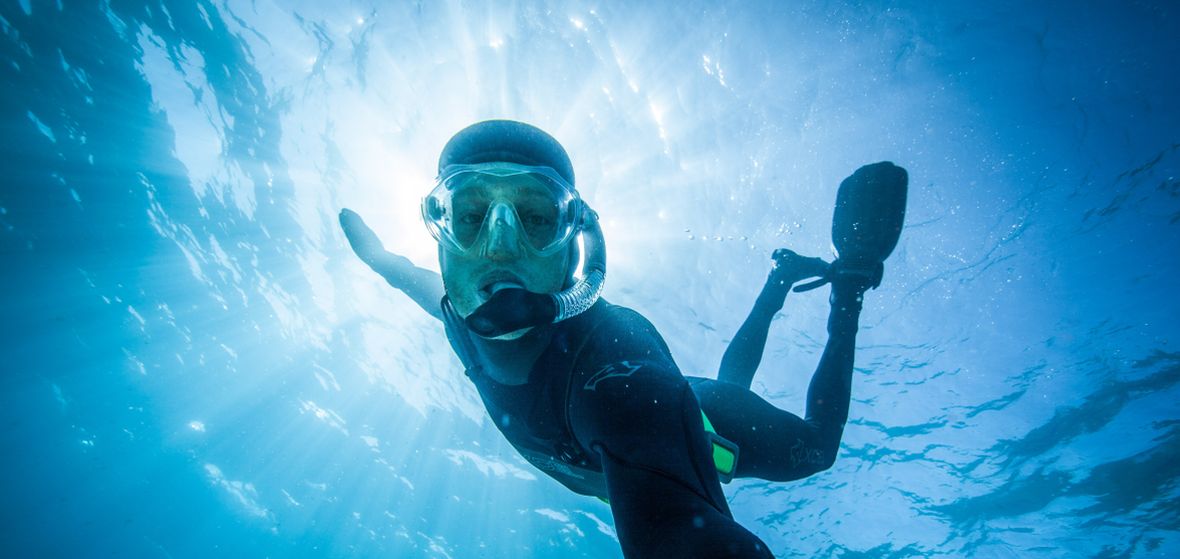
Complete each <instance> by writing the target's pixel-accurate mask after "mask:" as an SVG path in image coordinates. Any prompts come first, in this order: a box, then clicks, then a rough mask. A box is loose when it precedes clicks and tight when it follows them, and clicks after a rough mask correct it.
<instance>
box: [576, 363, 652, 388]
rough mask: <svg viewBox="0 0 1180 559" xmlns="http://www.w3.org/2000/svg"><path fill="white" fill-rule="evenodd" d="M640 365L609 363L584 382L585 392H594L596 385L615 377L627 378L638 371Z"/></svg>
mask: <svg viewBox="0 0 1180 559" xmlns="http://www.w3.org/2000/svg"><path fill="white" fill-rule="evenodd" d="M639 368H640V365H632V364H631V363H630V362H629V361H619V362H618V363H611V364H610V365H607V366H605V367H603V368H601V369H599V370H598V372H597V373H594V374H593V375H591V376H590V380H588V381H586V386H584V387H583V388H585V389H586V390H595V389H596V388H598V383H600V382H602V381H604V380H606V379H608V378H615V377H629V376H631V375H633V374H635V371H638V370H639Z"/></svg>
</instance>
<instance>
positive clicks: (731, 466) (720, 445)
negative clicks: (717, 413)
mask: <svg viewBox="0 0 1180 559" xmlns="http://www.w3.org/2000/svg"><path fill="white" fill-rule="evenodd" d="M701 421H702V422H704V424H705V434H707V435H708V436H709V440H710V441H711V442H712V443H713V466H714V467H716V468H717V475H718V477H720V478H721V482H722V483H729V482H731V481H733V473H734V471H735V470H736V469H737V459H738V446H737V445H736V444H734V443H733V441H730V440H729V439H726V438H725V437H722V436H721V435H718V434H717V430H716V429H714V428H713V423H712V422H711V421H709V416H707V415H705V410H701Z"/></svg>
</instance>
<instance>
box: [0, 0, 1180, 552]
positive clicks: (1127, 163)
mask: <svg viewBox="0 0 1180 559" xmlns="http://www.w3.org/2000/svg"><path fill="white" fill-rule="evenodd" d="M0 17H2V19H0V31H2V37H0V80H2V83H3V87H2V89H0V110H2V111H3V112H2V115H0V123H2V125H3V134H2V139H0V141H2V146H3V147H2V149H0V162H2V163H0V165H2V168H3V173H0V177H2V178H0V181H2V182H0V184H2V187H0V294H2V295H0V308H2V311H3V315H2V320H0V334H2V335H0V344H3V355H4V360H3V369H2V374H0V456H2V462H0V463H2V465H3V466H2V467H3V471H2V472H0V474H2V475H0V479H3V481H2V482H0V502H2V503H3V505H2V508H0V510H2V511H3V512H2V514H3V518H0V554H2V555H4V556H8V557H96V556H103V557H106V556H126V557H210V556H223V557H263V556H270V557H303V556H306V557H325V556H327V557H349V556H370V557H375V556H384V557H452V558H467V557H563V558H564V557H619V556H620V554H619V552H618V544H617V542H616V540H615V539H614V532H613V528H612V524H611V519H610V511H609V509H608V508H607V507H606V506H605V505H603V504H602V503H600V502H598V501H596V500H591V499H586V498H582V497H577V496H575V495H572V494H569V493H568V492H566V491H564V490H563V489H562V488H560V487H559V486H558V485H557V484H556V483H554V482H552V481H550V480H548V479H547V478H545V477H544V476H542V475H541V474H539V473H538V472H537V471H536V470H534V469H532V468H531V467H530V466H528V465H527V464H525V463H524V462H523V461H522V460H521V459H519V458H518V457H516V455H515V454H514V452H513V451H512V449H511V448H510V447H509V446H508V445H507V444H506V443H504V442H503V441H502V440H501V438H500V436H499V434H498V433H497V432H496V431H495V429H494V427H493V426H492V425H490V424H489V423H488V422H487V421H485V420H484V418H483V415H482V409H481V407H480V405H479V403H478V400H477V398H476V396H475V393H474V391H473V390H472V389H471V387H470V386H468V384H467V381H466V379H465V378H464V377H463V375H462V373H461V371H460V370H459V367H458V363H457V361H456V360H455V359H454V357H453V356H451V354H450V351H449V348H448V346H447V345H446V343H445V341H444V338H443V335H442V329H441V327H440V326H439V325H438V324H437V323H436V322H434V321H433V320H432V319H431V318H429V317H428V316H426V315H425V314H424V313H422V312H421V311H420V310H419V309H417V307H415V306H414V305H413V303H411V302H410V301H409V300H408V299H407V298H406V297H404V296H403V295H401V294H399V293H397V292H396V291H393V290H391V289H389V288H388V287H387V286H385V285H384V284H383V283H382V282H381V280H380V278H377V277H376V276H374V275H373V274H372V273H370V272H368V271H367V270H366V269H365V268H364V266H363V265H362V264H361V263H359V262H358V261H357V260H356V258H355V257H354V256H353V255H352V254H351V253H350V251H349V250H348V249H347V246H346V244H345V243H344V240H343V238H342V235H341V234H340V232H339V230H338V228H337V226H336V213H337V211H338V210H339V208H341V207H345V206H347V207H352V208H355V209H357V210H358V211H359V212H360V213H362V215H364V216H365V217H366V219H368V221H369V222H370V223H372V224H373V226H374V228H375V229H376V230H377V232H378V233H379V234H381V235H382V237H383V238H384V239H385V241H386V244H387V246H388V247H389V248H390V249H391V250H393V251H395V252H398V253H401V254H405V255H407V256H409V257H410V258H412V259H413V260H414V261H415V262H417V263H418V264H419V265H421V266H424V267H430V268H437V264H436V262H435V254H434V251H435V248H434V246H433V243H432V242H431V240H430V238H429V236H428V235H427V234H426V232H425V230H424V229H423V227H422V226H421V224H420V222H419V221H418V218H417V206H416V204H417V200H418V199H419V197H420V196H422V195H423V194H424V193H425V192H426V191H427V190H428V188H429V186H430V182H431V177H432V175H433V162H434V161H435V157H436V156H437V153H438V151H439V149H440V148H441V146H442V144H443V143H444V142H445V141H446V139H447V138H448V137H449V136H450V135H451V134H453V133H454V132H455V131H457V130H458V129H460V128H461V127H463V126H465V125H467V124H469V123H471V122H474V121H476V120H480V119H483V118H492V117H509V118H518V119H522V120H526V121H529V122H532V123H535V124H537V125H539V126H541V127H543V128H545V129H547V130H549V131H551V132H552V133H554V134H555V135H556V136H557V137H558V138H559V139H560V140H561V141H562V142H563V143H565V144H566V146H567V148H568V149H569V150H570V152H571V155H572V157H573V159H574V163H575V166H576V168H577V172H578V176H579V185H580V189H581V190H582V191H583V194H584V195H585V197H586V198H587V199H588V200H589V201H590V202H591V203H592V204H593V205H594V206H595V208H596V209H597V210H598V211H599V212H600V214H602V216H603V218H604V220H605V231H606V235H607V239H608V245H609V249H610V254H611V257H610V260H611V271H610V277H609V280H608V286H607V291H606V297H607V298H608V299H610V300H611V301H612V302H615V303H621V304H626V305H628V306H631V307H633V308H636V309H638V310H639V311H640V312H642V313H644V314H645V315H646V316H648V317H649V318H650V319H651V320H652V321H653V322H654V323H655V324H656V325H657V327H659V329H660V330H661V332H662V333H663V334H664V336H665V337H666V338H667V339H668V341H669V344H670V346H671V347H672V350H673V353H674V355H675V357H676V359H677V361H678V363H679V364H680V366H681V367H682V369H683V370H684V371H685V372H689V373H704V374H713V373H714V372H715V371H716V368H717V364H718V362H719V361H720V357H721V354H722V352H723V351H724V348H725V346H726V344H727V342H728V341H729V336H731V335H732V333H733V332H734V331H735V330H736V329H737V326H738V325H739V324H740V321H741V320H742V319H743V318H744V314H745V312H746V310H747V309H748V308H749V305H750V303H751V302H752V301H753V297H754V295H755V294H756V292H757V290H758V288H759V287H760V286H761V282H762V278H763V277H764V274H765V273H766V271H767V270H768V268H769V260H768V258H767V257H768V255H769V253H770V251H771V250H773V249H774V248H776V247H779V246H787V247H790V248H792V249H794V250H796V251H799V252H802V253H805V254H816V255H822V256H830V246H829V245H830V240H829V237H828V235H829V227H830V219H831V208H832V203H833V201H834V199H835V189H836V186H837V185H838V183H839V181H840V179H841V178H843V177H844V176H846V175H847V174H849V173H851V171H852V170H854V169H855V168H856V167H857V166H859V165H861V164H864V163H867V162H871V161H878V160H885V159H888V160H892V161H895V162H897V163H898V164H901V165H903V166H905V167H907V168H908V169H909V171H910V176H911V193H910V208H909V215H908V218H907V228H906V230H905V232H904V234H903V237H902V240H901V243H900V244H899V247H898V250H897V252H896V253H895V254H894V256H893V257H892V258H891V260H890V261H889V262H888V264H887V269H886V276H885V283H884V284H883V285H882V287H881V288H880V289H878V290H877V291H874V292H871V293H870V294H869V295H868V301H867V303H866V307H865V312H864V315H863V317H862V325H863V326H862V333H861V335H860V338H859V351H858V357H857V367H858V369H857V374H856V377H855V386H854V403H853V407H852V412H851V418H850V422H849V427H848V429H847V430H846V433H845V438H844V446H843V447H842V450H841V455H840V458H839V460H838V462H837V464H836V466H835V467H834V468H833V469H831V470H829V471H827V472H824V473H821V474H819V475H816V476H814V477H812V478H810V479H807V480H804V481H801V482H796V483H790V484H775V483H764V482H760V481H757V480H741V481H738V482H735V483H734V484H732V485H731V486H728V487H727V489H726V491H727V495H729V496H730V499H731V504H732V507H733V509H734V512H735V515H736V516H737V517H738V518H739V520H741V521H742V522H743V523H744V524H746V525H747V526H749V527H751V529H753V530H754V531H755V532H756V533H757V534H758V535H759V536H761V537H762V538H763V539H764V540H766V541H767V543H769V544H770V545H771V546H772V548H773V549H774V550H775V552H776V554H777V555H778V556H780V557H813V556H828V555H835V556H842V557H849V558H862V557H863V558H892V557H963V556H973V557H1174V556H1177V554H1178V553H1180V534H1178V533H1177V529H1178V528H1180V499H1178V495H1180V487H1178V484H1177V480H1178V475H1180V468H1178V466H1177V465H1176V464H1177V463H1178V460H1180V406H1178V404H1177V402H1178V397H1180V350H1178V349H1177V347H1176V346H1177V343H1178V339H1177V333H1178V330H1180V327H1178V326H1177V324H1176V319H1177V317H1178V316H1180V312H1178V311H1180V302H1178V299H1177V297H1176V295H1175V288H1176V285H1177V280H1176V277H1177V275H1178V272H1180V261H1178V259H1177V256H1176V255H1177V254H1178V253H1180V251H1178V250H1177V249H1178V248H1180V181H1178V180H1177V173H1178V172H1180V111H1178V110H1177V108H1176V99H1177V98H1178V97H1180V78H1177V72H1176V71H1175V67H1176V60H1177V59H1178V58H1180V40H1178V39H1177V38H1176V33H1175V30H1176V29H1177V28H1180V22H1178V21H1177V20H1178V19H1180V16H1178V15H1177V9H1176V7H1175V5H1174V4H1172V3H1169V2H1157V3H1152V2H1114V1H1110V2H1098V1H1096V2H1086V3H1072V2H1070V3H1066V2H1048V3H1037V4H1029V3H1024V2H992V3H926V2H892V3H882V2H873V3H868V4H862V3H840V2H813V3H786V2H781V3H780V2H765V3H752V2H733V3H726V4H720V5H718V4H716V3H714V2H682V3H671V2H669V3H663V4H660V3H649V4H648V5H646V6H645V7H634V6H628V5H626V4H624V3H622V2H617V3H616V2H610V3H607V2H602V3H594V2H570V3H562V2H553V3H545V2H526V1H521V2H504V3H491V4H485V3H476V2H458V1H451V2H348V3H340V4H337V3H326V2H325V3H321V2H267V1H263V0H257V1H242V2H211V1H197V2H180V1H177V2H171V1H164V2H120V1H110V2H83V1H66V0H61V1H60V2H50V1H35V0H23V1H20V2H17V1H12V0H4V1H3V2H2V3H0ZM825 292H826V290H824V291H819V292H815V293H811V294H803V295H798V296H792V297H791V298H790V299H789V300H788V302H787V308H786V310H785V312H784V313H783V314H782V316H781V317H780V318H779V320H777V321H776V322H775V324H774V328H773V329H772V332H771V338H770V343H769V345H768V350H767V356H766V359H765V360H764V362H763V368H762V370H761V371H760V373H759V376H758V377H757V378H756V380H755V390H757V391H758V392H759V393H760V394H762V395H764V396H765V397H767V398H769V399H771V400H772V401H774V402H776V403H777V404H778V405H780V406H782V407H784V408H787V409H792V410H794V411H797V412H798V411H801V409H802V399H803V394H804V392H805V389H806V382H807V378H808V373H809V371H810V370H811V368H812V367H814V364H815V362H816V360H817V358H818V352H819V351H820V349H821V348H822V343H823V341H824V335H823V323H824V317H825V313H826V306H827V305H826V297H825V296H824V293H825Z"/></svg>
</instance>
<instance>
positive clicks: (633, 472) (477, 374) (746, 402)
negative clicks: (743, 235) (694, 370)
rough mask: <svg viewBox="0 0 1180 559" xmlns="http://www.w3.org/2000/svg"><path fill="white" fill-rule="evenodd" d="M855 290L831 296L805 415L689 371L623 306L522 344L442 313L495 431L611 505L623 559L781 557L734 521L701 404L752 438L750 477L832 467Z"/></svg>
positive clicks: (792, 475) (747, 456)
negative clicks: (480, 333) (487, 335)
mask: <svg viewBox="0 0 1180 559" xmlns="http://www.w3.org/2000/svg"><path fill="white" fill-rule="evenodd" d="M856 295H858V294H854V295H849V296H845V297H834V298H833V303H834V304H833V312H832V316H831V318H830V319H829V332H830V333H831V338H830V340H829V344H828V347H827V349H826V350H825V352H824V356H823V358H821V361H820V367H819V369H818V370H817V372H816V375H815V376H814V377H813V381H812V386H811V390H809V394H808V414H807V415H808V417H807V419H802V418H799V417H797V416H795V415H793V414H790V413H788V412H785V411H782V410H779V409H777V408H775V407H774V406H773V405H771V404H770V403H768V402H766V401H765V400H762V399H761V398H760V397H758V396H757V395H756V394H754V393H753V392H750V391H749V390H748V389H747V388H745V387H741V386H738V385H735V384H731V383H727V382H722V381H715V380H711V379H704V378H697V377H689V378H687V379H686V378H685V377H684V376H682V375H681V373H680V371H679V369H678V368H677V366H676V364H675V363H674V362H673V360H672V356H671V354H670V352H669V350H668V347H667V344H666V343H665V342H664V340H663V338H662V337H661V336H660V335H659V333H658V332H657V331H656V329H655V327H654V326H652V325H651V323H650V322H648V321H647V319H645V318H644V317H643V316H641V315H640V314H638V313H636V312H635V311H633V310H631V309H628V308H625V307H620V306H616V305H611V304H609V303H607V302H605V301H599V302H598V303H597V304H595V305H594V306H593V307H592V308H591V309H590V310H588V311H586V312H585V313H583V314H581V315H578V316H576V317H574V318H571V319H569V320H565V321H563V322H560V323H558V324H555V325H550V326H546V327H543V328H538V329H535V330H533V331H532V332H530V333H528V334H526V335H525V336H524V337H522V338H520V339H518V340H512V341H496V340H486V339H482V338H479V337H476V336H472V335H470V334H469V333H468V332H467V331H466V329H465V328H464V327H463V323H462V320H461V319H460V318H459V317H458V316H457V315H456V314H455V313H454V310H453V309H451V307H450V304H449V302H447V301H446V300H445V299H444V301H443V309H444V317H445V319H444V322H445V323H446V325H447V335H448V338H449V339H450V340H451V344H452V346H453V347H454V348H455V350H456V352H457V353H458V354H459V355H460V358H461V359H462V360H463V362H464V365H465V366H466V367H467V374H468V377H469V378H470V379H471V380H472V382H473V383H474V384H475V386H476V388H477V389H478V391H479V394H480V397H481V398H482V399H483V402H484V405H485V406H486V408H487V410H488V414H489V415H490V417H491V418H492V419H493V421H494V422H495V424H496V426H497V427H498V428H499V429H500V431H501V432H502V433H503V434H504V436H505V437H506V438H507V439H508V441H509V442H510V443H511V444H512V445H513V446H514V447H515V448H516V449H517V451H519V452H520V454H521V455H522V456H523V457H524V458H525V459H526V460H528V461H529V462H530V463H532V464H533V465H534V466H536V467H537V468H538V469H540V470H542V471H544V472H546V473H547V474H549V475H550V476H551V477H553V478H554V479H556V480H557V481H559V482H561V483H562V484H563V485H565V486H566V487H568V488H569V489H571V490H573V491H575V492H577V493H581V494H583V495H591V496H596V497H603V498H607V499H609V500H610V503H611V509H612V512H613V514H614V517H615V524H616V528H617V530H618V534H619V541H620V544H621V545H622V548H623V553H624V555H625V556H627V557H628V558H636V557H684V558H692V557H701V558H705V557H708V558H723V557H770V556H771V555H770V553H769V551H768V550H767V548H766V546H765V544H763V543H762V542H761V541H760V540H758V539H757V538H756V537H755V536H754V535H753V534H751V533H749V532H748V531H747V530H745V529H744V528H742V527H741V526H739V525H738V524H737V523H736V522H734V521H733V519H732V515H731V514H730V511H729V507H728V504H727V503H726V501H725V497H724V495H723V494H722V492H721V486H720V482H719V480H718V477H717V472H716V469H715V467H714V464H713V459H712V445H711V443H710V441H709V439H708V438H707V436H706V434H705V430H704V426H703V424H702V420H701V413H700V410H701V408H702V406H703V407H704V410H705V412H706V414H707V415H708V416H709V418H710V420H711V421H712V422H713V424H714V426H715V427H716V429H717V431H718V432H719V433H720V434H721V435H722V436H725V437H726V438H730V439H731V440H733V441H734V442H736V443H737V444H738V445H739V446H740V447H741V455H740V457H739V459H738V463H737V475H738V476H742V477H747V476H753V477H760V478H763V479H770V480H788V479H798V478H801V477H805V476H807V475H810V474H812V473H815V472H817V471H820V470H823V469H826V468H827V467H828V466H829V465H830V464H831V461H832V460H834V459H835V452H836V450H837V448H838V446H839V440H840V436H841V432H842V430H843V426H844V421H845V419H846V418H847V412H848V400H849V391H848V384H849V381H850V380H851V370H852V347H853V337H854V336H855V331H856V318H857V314H858V311H859V307H860V305H859V298H858V297H857V296H856ZM838 300H839V301H842V303H841V304H836V303H837V301H838ZM497 368H498V369H501V370H504V369H509V370H516V371H517V372H518V373H520V372H523V371H524V370H527V371H528V373H527V379H528V380H527V382H525V383H524V384H521V385H505V384H502V383H500V382H497V381H496V380H494V379H493V376H497V375H491V374H489V371H492V370H494V369H497ZM499 376H500V378H505V377H508V378H513V377H515V378H522V377H524V375H522V374H518V375H513V374H507V375H499ZM698 396H699V397H700V400H699V401H698Z"/></svg>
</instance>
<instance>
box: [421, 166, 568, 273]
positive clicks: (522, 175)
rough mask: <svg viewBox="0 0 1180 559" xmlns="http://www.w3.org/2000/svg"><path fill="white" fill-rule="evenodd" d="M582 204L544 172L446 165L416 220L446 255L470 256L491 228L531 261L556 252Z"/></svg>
mask: <svg viewBox="0 0 1180 559" xmlns="http://www.w3.org/2000/svg"><path fill="white" fill-rule="evenodd" d="M584 212H585V205H584V204H583V203H582V200H581V199H580V198H579V197H578V193H577V191H576V190H574V187H573V186H572V185H570V184H569V183H568V182H566V181H565V180H564V179H563V178H561V176H560V175H558V174H557V172H556V171H554V170H553V169H551V168H549V167H532V166H527V165H518V164H515V163H502V162H496V163H478V164H472V165H451V166H448V167H447V168H446V169H444V174H442V175H441V176H440V177H439V179H438V182H437V183H436V185H435V187H434V190H432V191H431V192H430V194H429V195H428V196H426V198H425V199H423V200H422V219H423V220H424V221H425V222H426V227H427V228H428V229H429V230H430V234H431V235H432V236H433V237H434V238H435V240H437V241H438V242H439V243H440V244H442V245H443V246H444V247H445V248H446V249H447V250H450V251H452V252H456V253H459V254H465V255H468V254H472V253H473V252H476V251H479V250H481V249H482V247H486V246H487V242H488V241H489V240H490V239H491V235H492V228H493V227H509V228H511V229H512V230H513V231H514V232H515V234H516V238H517V239H518V240H519V242H520V244H521V245H522V246H523V248H525V249H526V250H528V251H529V252H532V253H533V254H535V255H537V256H549V255H552V254H554V253H556V252H557V251H559V250H561V249H562V248H563V247H565V246H566V244H567V243H568V242H569V241H570V239H572V238H573V237H574V235H575V234H577V232H578V229H579V227H580V226H581V224H582V218H583V214H584Z"/></svg>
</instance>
